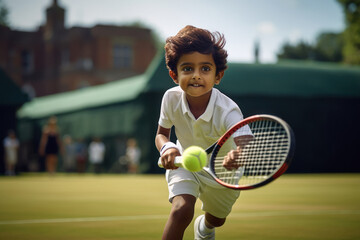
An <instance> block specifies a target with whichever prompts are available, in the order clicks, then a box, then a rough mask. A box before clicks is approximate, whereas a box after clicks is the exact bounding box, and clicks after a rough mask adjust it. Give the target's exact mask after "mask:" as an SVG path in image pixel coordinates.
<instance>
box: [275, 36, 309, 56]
mask: <svg viewBox="0 0 360 240" xmlns="http://www.w3.org/2000/svg"><path fill="white" fill-rule="evenodd" d="M313 55H314V49H313V47H312V46H311V45H310V44H308V43H306V42H304V41H300V42H299V43H298V44H296V45H291V44H290V43H285V44H284V45H283V46H282V49H281V50H280V53H279V54H278V55H277V57H278V59H296V60H306V59H313Z"/></svg>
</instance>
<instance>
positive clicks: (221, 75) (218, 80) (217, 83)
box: [215, 71, 225, 85]
mask: <svg viewBox="0 0 360 240" xmlns="http://www.w3.org/2000/svg"><path fill="white" fill-rule="evenodd" d="M224 73H225V72H224V71H221V72H218V74H216V76H215V84H216V85H219V84H220V81H221V79H222V78H223V76H224Z"/></svg>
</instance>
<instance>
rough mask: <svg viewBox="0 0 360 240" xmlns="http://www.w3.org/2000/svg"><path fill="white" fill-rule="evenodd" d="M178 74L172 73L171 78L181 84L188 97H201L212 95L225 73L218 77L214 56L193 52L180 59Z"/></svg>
mask: <svg viewBox="0 0 360 240" xmlns="http://www.w3.org/2000/svg"><path fill="white" fill-rule="evenodd" d="M176 69H177V74H175V73H174V72H172V71H170V76H171V77H172V79H173V80H174V82H175V83H176V84H179V86H180V87H181V89H182V90H183V91H184V92H185V93H186V95H188V96H191V97H201V96H204V95H206V94H211V90H212V88H213V87H214V85H215V84H219V83H220V80H221V78H222V76H223V75H224V72H220V73H218V74H217V75H216V65H215V62H214V59H213V57H212V54H201V53H199V52H192V53H188V54H184V55H182V56H181V57H180V58H179V61H178V63H177V66H176Z"/></svg>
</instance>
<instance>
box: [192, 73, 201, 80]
mask: <svg viewBox="0 0 360 240" xmlns="http://www.w3.org/2000/svg"><path fill="white" fill-rule="evenodd" d="M192 78H193V79H194V80H198V79H200V73H199V71H194V74H193V77H192Z"/></svg>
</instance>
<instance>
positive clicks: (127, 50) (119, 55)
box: [113, 45, 133, 68]
mask: <svg viewBox="0 0 360 240" xmlns="http://www.w3.org/2000/svg"><path fill="white" fill-rule="evenodd" d="M132 58H133V50H132V48H131V47H130V46H128V45H114V47H113V67H114V68H131V66H132Z"/></svg>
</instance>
